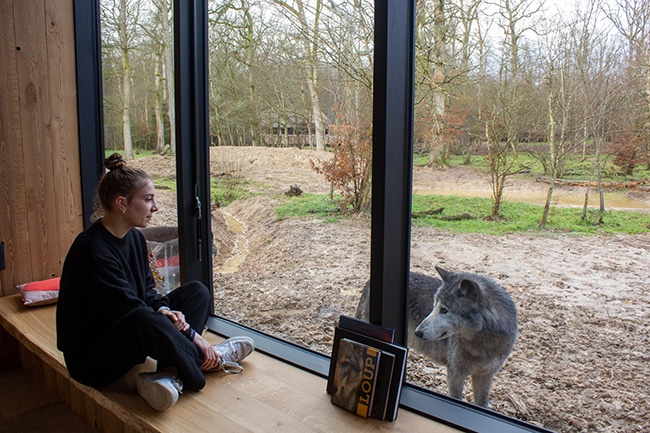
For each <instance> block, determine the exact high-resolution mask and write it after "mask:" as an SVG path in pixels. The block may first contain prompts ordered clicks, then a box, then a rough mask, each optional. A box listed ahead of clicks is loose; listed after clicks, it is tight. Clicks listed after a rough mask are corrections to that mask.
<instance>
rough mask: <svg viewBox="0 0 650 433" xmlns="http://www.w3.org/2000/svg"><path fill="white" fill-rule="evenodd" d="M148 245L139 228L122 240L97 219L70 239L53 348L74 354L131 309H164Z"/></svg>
mask: <svg viewBox="0 0 650 433" xmlns="http://www.w3.org/2000/svg"><path fill="white" fill-rule="evenodd" d="M154 286H155V283H154V280H153V276H152V273H151V269H150V268H149V258H148V249H147V243H146V241H145V239H144V237H143V236H142V233H140V232H139V231H138V230H137V229H132V230H130V231H129V232H128V233H127V234H126V235H125V236H124V238H122V239H119V238H117V237H115V236H113V235H112V234H111V233H110V232H109V231H108V230H106V228H105V227H104V226H103V225H102V224H101V222H100V221H98V222H96V223H94V224H93V225H92V226H91V227H89V228H88V229H87V230H85V231H84V232H83V233H81V234H80V235H79V236H77V238H76V239H75V241H74V242H73V244H72V246H71V247H70V250H69V251H68V255H67V256H66V259H65V262H64V264H63V273H62V275H61V287H60V289H59V300H58V303H57V309H56V327H57V346H58V348H59V350H61V351H62V352H64V353H76V352H79V351H81V350H83V348H84V347H85V346H86V345H88V343H89V342H90V341H92V340H93V339H94V337H95V336H97V335H99V334H100V333H101V332H102V331H104V330H105V329H106V328H108V327H109V326H111V324H113V323H115V322H116V321H117V320H118V319H119V318H120V317H122V316H123V315H124V314H126V313H128V312H129V311H131V310H134V309H136V308H141V307H147V306H148V307H150V308H152V309H153V310H158V308H160V307H163V306H165V307H168V306H169V301H168V299H167V297H165V296H162V295H160V294H159V293H158V292H156V291H155V290H154Z"/></svg>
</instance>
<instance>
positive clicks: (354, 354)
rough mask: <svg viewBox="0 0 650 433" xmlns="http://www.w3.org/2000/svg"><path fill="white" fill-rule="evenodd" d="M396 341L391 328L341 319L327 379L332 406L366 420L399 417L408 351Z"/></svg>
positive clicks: (336, 331)
mask: <svg viewBox="0 0 650 433" xmlns="http://www.w3.org/2000/svg"><path fill="white" fill-rule="evenodd" d="M393 338H394V331H393V330H392V329H390V328H386V327H383V326H378V325H373V324H370V323H367V322H364V321H361V320H358V319H355V318H352V317H348V316H341V318H340V321H339V325H338V326H337V327H336V329H335V330H334V343H333V345H332V360H331V362H330V370H329V376H328V380H327V392H328V394H330V395H331V396H332V397H331V401H332V403H333V404H335V405H337V406H340V407H343V408H345V409H347V410H350V411H352V412H354V413H356V414H358V415H360V416H362V417H364V418H368V417H371V418H376V419H380V420H387V421H394V420H395V419H396V418H397V410H398V408H399V399H400V395H401V393H402V384H403V382H404V375H405V372H406V355H407V353H408V349H407V348H406V347H403V346H399V345H397V344H393Z"/></svg>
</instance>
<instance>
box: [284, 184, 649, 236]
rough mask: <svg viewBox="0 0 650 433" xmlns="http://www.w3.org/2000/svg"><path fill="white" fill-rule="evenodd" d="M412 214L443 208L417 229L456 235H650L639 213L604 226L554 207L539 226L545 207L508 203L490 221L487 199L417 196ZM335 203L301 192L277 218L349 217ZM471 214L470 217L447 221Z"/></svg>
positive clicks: (610, 216)
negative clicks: (497, 216)
mask: <svg viewBox="0 0 650 433" xmlns="http://www.w3.org/2000/svg"><path fill="white" fill-rule="evenodd" d="M412 208H413V213H414V214H417V213H418V212H423V211H427V210H431V209H439V208H444V210H443V211H442V213H440V214H438V215H431V216H424V217H414V218H413V219H412V222H413V226H414V227H435V228H437V229H440V230H445V231H449V232H452V233H487V234H493V235H502V234H506V233H527V234H531V235H546V234H557V233H564V234H571V235H595V234H604V233H610V234H614V233H620V234H638V233H645V232H648V231H650V214H644V213H640V212H624V211H609V212H606V213H605V214H604V222H603V224H598V223H597V218H598V215H597V212H596V210H593V209H590V210H589V211H588V214H587V221H582V219H581V213H582V209H579V208H556V207H552V208H551V210H550V213H549V219H548V221H549V222H548V224H547V226H546V227H544V228H540V227H539V221H540V220H541V218H542V207H541V206H536V205H530V204H524V203H514V202H504V203H502V205H501V218H500V219H498V220H492V219H491V218H489V216H490V214H491V211H492V201H491V200H490V199H487V198H463V197H456V196H439V195H414V196H413V207H412ZM337 209H338V203H337V201H336V200H335V201H332V200H330V199H329V197H328V196H327V195H326V194H303V195H302V196H300V197H290V198H285V199H283V200H282V203H281V204H280V205H279V206H278V208H277V209H276V215H277V217H278V219H285V218H303V217H306V216H316V217H317V218H320V219H322V220H323V221H326V222H338V221H340V220H341V219H342V218H348V217H350V214H348V213H345V212H339V211H337ZM463 214H469V215H471V216H472V218H471V219H460V220H446V219H445V218H448V217H455V216H459V215H463Z"/></svg>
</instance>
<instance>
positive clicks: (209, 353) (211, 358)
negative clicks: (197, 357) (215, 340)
mask: <svg viewBox="0 0 650 433" xmlns="http://www.w3.org/2000/svg"><path fill="white" fill-rule="evenodd" d="M194 344H196V345H197V346H198V348H199V349H201V352H203V356H204V357H203V364H201V370H203V371H207V370H212V369H213V368H216V367H217V365H219V355H217V352H215V351H214V348H212V345H211V344H210V343H208V341H207V340H206V339H205V338H203V337H201V336H200V335H199V333H198V332H197V333H196V335H195V336H194Z"/></svg>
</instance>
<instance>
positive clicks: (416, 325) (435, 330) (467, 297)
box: [357, 267, 517, 407]
mask: <svg viewBox="0 0 650 433" xmlns="http://www.w3.org/2000/svg"><path fill="white" fill-rule="evenodd" d="M436 270H437V271H438V274H440V277H441V278H442V280H440V279H438V278H435V277H431V276H427V275H423V274H418V273H413V272H412V273H411V274H410V280H409V288H408V327H409V334H408V340H409V346H411V347H413V348H414V349H415V350H417V351H418V352H420V353H422V354H424V355H426V356H427V357H429V358H430V359H431V360H433V362H435V363H437V364H441V365H445V366H447V386H448V388H449V395H450V396H452V397H455V398H459V399H460V398H462V395H463V387H464V384H465V379H466V378H467V377H468V376H471V377H472V388H473V391H474V402H475V403H476V404H478V405H480V406H485V407H488V406H489V394H490V388H491V387H492V379H493V378H494V375H495V374H496V373H497V372H498V371H499V370H500V369H501V367H502V366H503V364H504V363H505V361H506V359H507V358H508V356H509V355H510V352H512V347H513V346H514V344H515V339H516V337H517V308H516V307H515V304H514V302H513V301H512V298H511V297H510V295H508V293H507V292H506V291H505V290H504V289H503V288H502V287H501V286H500V285H499V284H498V283H497V282H495V281H494V280H492V279H490V278H487V277H484V276H482V275H477V274H472V273H468V272H450V271H447V270H445V269H442V268H439V267H436ZM369 292H370V282H368V283H367V284H366V286H365V288H364V291H363V295H362V296H361V300H360V302H359V306H358V308H357V317H358V318H360V319H363V320H368V311H369V310H368V308H369V304H368V302H369V299H368V298H369Z"/></svg>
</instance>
